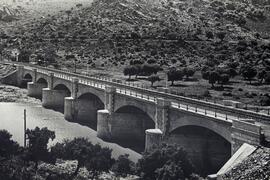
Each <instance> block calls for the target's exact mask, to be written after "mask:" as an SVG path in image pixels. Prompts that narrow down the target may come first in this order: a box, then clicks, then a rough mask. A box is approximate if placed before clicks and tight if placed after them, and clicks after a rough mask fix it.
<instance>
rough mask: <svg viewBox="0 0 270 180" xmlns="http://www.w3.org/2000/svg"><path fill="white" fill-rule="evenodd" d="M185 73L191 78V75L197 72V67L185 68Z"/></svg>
mask: <svg viewBox="0 0 270 180" xmlns="http://www.w3.org/2000/svg"><path fill="white" fill-rule="evenodd" d="M184 74H185V76H186V78H187V79H189V77H191V76H193V75H194V74H195V69H193V68H184Z"/></svg>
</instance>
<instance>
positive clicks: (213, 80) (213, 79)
mask: <svg viewBox="0 0 270 180" xmlns="http://www.w3.org/2000/svg"><path fill="white" fill-rule="evenodd" d="M219 79H220V75H219V73H218V72H216V71H211V72H210V73H209V77H208V82H209V84H211V85H212V88H213V87H214V84H215V83H216V82H217V81H219Z"/></svg>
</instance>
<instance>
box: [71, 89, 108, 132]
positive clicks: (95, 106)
mask: <svg viewBox="0 0 270 180" xmlns="http://www.w3.org/2000/svg"><path fill="white" fill-rule="evenodd" d="M76 103H77V119H76V121H77V122H79V123H80V124H82V125H86V126H89V127H90V128H91V129H94V130H97V111H98V110H101V109H104V107H105V105H104V103H103V102H102V100H101V99H100V98H99V97H98V96H96V95H94V94H92V93H85V94H82V95H80V96H79V97H78V98H77V102H76Z"/></svg>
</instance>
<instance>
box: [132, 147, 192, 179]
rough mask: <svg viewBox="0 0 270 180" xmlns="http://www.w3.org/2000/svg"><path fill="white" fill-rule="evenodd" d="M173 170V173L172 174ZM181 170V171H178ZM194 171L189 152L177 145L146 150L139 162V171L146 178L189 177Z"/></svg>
mask: <svg viewBox="0 0 270 180" xmlns="http://www.w3.org/2000/svg"><path fill="white" fill-rule="evenodd" d="M170 171H172V172H173V173H172V174H170V173H171V172H170ZM178 171H179V172H178ZM192 171H193V165H192V164H191V162H190V160H189V158H188V156H187V153H186V152H185V151H184V150H183V149H182V148H179V147H177V146H176V145H163V146H162V147H161V148H157V149H154V150H153V151H151V152H145V153H144V154H143V157H142V158H141V159H140V160H139V161H138V163H137V172H138V174H140V175H141V178H143V179H145V180H152V179H157V178H158V179H161V178H162V177H163V176H165V177H166V178H169V179H170V178H171V177H175V179H184V178H189V176H190V175H191V173H192Z"/></svg>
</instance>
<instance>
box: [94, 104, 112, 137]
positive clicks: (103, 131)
mask: <svg viewBox="0 0 270 180" xmlns="http://www.w3.org/2000/svg"><path fill="white" fill-rule="evenodd" d="M110 118H111V116H110V113H109V111H108V110H106V109H104V110H98V113H97V137H99V138H101V139H104V140H111V138H112V137H111V124H110V123H111V122H110Z"/></svg>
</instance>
